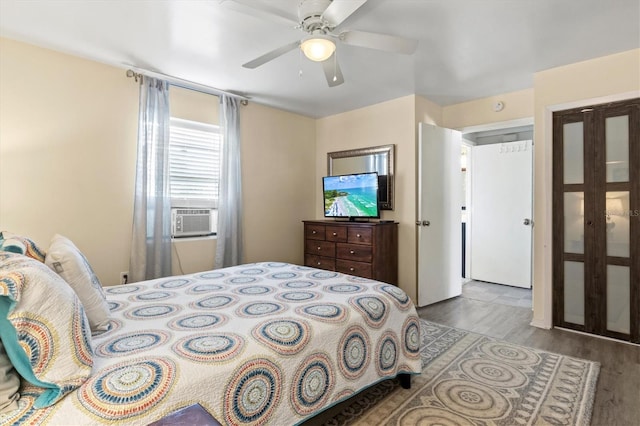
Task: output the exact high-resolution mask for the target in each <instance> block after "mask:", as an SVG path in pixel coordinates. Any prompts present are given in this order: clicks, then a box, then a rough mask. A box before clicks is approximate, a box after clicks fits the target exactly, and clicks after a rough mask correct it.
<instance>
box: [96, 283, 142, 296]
mask: <svg viewBox="0 0 640 426" xmlns="http://www.w3.org/2000/svg"><path fill="white" fill-rule="evenodd" d="M141 288H142V287H140V286H139V285H135V284H124V285H118V286H114V287H105V288H104V291H105V292H106V293H109V294H129V293H135V292H136V291H138V290H140V289H141Z"/></svg>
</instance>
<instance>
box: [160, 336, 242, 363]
mask: <svg viewBox="0 0 640 426" xmlns="http://www.w3.org/2000/svg"><path fill="white" fill-rule="evenodd" d="M243 348H244V339H243V338H242V337H240V336H239V335H237V334H233V333H215V334H210V333H200V334H195V335H189V336H187V337H185V338H183V339H180V340H178V341H177V342H176V343H175V344H174V345H173V348H172V349H173V351H174V352H175V353H176V354H178V355H179V356H181V357H183V358H186V359H189V360H191V361H195V362H203V363H211V362H223V361H227V360H229V359H230V358H232V357H234V356H236V355H238V354H239V353H240V352H242V349H243Z"/></svg>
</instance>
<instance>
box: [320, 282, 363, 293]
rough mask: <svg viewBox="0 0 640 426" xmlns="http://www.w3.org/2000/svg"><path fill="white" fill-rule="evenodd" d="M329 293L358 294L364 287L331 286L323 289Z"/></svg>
mask: <svg viewBox="0 0 640 426" xmlns="http://www.w3.org/2000/svg"><path fill="white" fill-rule="evenodd" d="M324 291H327V292H329V293H360V292H362V291H364V287H363V286H361V285H358V284H332V285H327V286H325V287H324Z"/></svg>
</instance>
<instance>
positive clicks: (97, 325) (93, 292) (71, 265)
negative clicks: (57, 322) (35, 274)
mask: <svg viewBox="0 0 640 426" xmlns="http://www.w3.org/2000/svg"><path fill="white" fill-rule="evenodd" d="M44 263H45V264H46V265H47V266H48V267H50V268H51V269H53V270H54V271H55V272H57V273H58V275H60V276H61V277H62V278H63V279H64V280H65V281H66V282H67V283H68V284H69V285H70V286H71V288H73V290H74V291H75V292H76V294H77V295H78V298H79V299H80V302H82V305H83V306H84V310H85V312H86V314H87V318H88V319H89V325H90V326H91V331H92V332H94V333H96V332H101V331H106V330H107V329H108V328H109V305H108V304H107V301H106V299H105V295H104V290H103V289H102V284H100V280H98V277H97V276H96V274H95V273H94V272H93V269H91V265H89V262H88V261H87V259H86V258H85V257H84V255H83V254H82V252H80V250H78V248H77V247H76V246H75V245H74V244H73V243H72V242H71V240H70V239H68V238H66V237H63V236H62V235H58V234H56V235H54V236H53V239H52V240H51V246H50V247H49V250H48V252H47V255H46V257H45V260H44Z"/></svg>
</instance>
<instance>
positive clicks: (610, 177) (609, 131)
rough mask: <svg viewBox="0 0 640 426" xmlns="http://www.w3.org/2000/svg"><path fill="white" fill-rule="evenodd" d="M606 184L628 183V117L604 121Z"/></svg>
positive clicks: (622, 116)
mask: <svg viewBox="0 0 640 426" xmlns="http://www.w3.org/2000/svg"><path fill="white" fill-rule="evenodd" d="M605 137H606V144H607V182H628V181H629V116H628V115H621V116H618V117H609V118H607V119H606V120H605Z"/></svg>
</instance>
